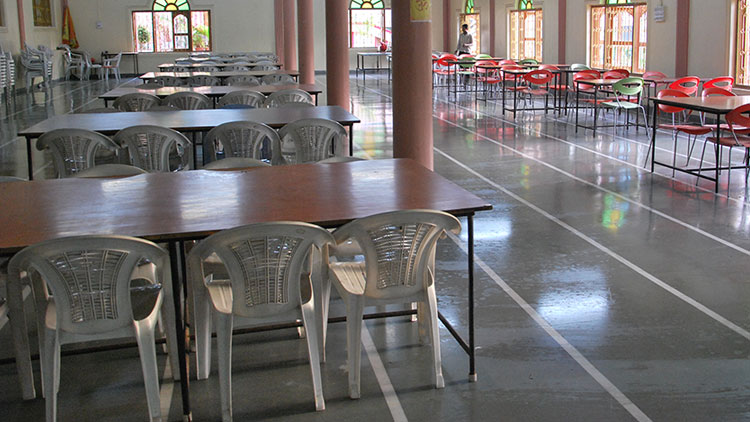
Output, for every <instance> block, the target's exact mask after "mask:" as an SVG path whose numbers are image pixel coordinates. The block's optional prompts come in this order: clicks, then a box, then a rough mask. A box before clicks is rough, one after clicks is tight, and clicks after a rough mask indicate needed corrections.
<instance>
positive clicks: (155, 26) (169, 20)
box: [133, 0, 211, 53]
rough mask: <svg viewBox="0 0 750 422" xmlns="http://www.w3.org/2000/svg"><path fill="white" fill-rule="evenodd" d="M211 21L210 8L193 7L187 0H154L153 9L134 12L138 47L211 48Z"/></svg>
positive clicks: (146, 49)
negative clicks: (191, 7) (198, 8)
mask: <svg viewBox="0 0 750 422" xmlns="http://www.w3.org/2000/svg"><path fill="white" fill-rule="evenodd" d="M210 21H211V16H210V13H209V11H208V10H190V4H189V3H188V0H155V1H154V3H153V4H152V6H151V11H142V12H133V44H134V45H135V50H136V51H139V52H144V53H153V52H170V51H210V50H211V31H210Z"/></svg>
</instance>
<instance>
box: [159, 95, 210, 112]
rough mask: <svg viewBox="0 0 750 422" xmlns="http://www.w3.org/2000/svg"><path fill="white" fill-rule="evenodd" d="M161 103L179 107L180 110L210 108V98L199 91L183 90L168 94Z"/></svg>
mask: <svg viewBox="0 0 750 422" xmlns="http://www.w3.org/2000/svg"><path fill="white" fill-rule="evenodd" d="M162 104H164V105H170V106H174V107H177V108H179V109H180V110H204V109H208V108H211V106H212V104H213V103H212V102H211V99H210V98H208V97H206V96H205V95H203V94H201V93H199V92H191V91H183V92H175V93H174V94H170V95H168V96H167V97H166V98H164V100H162Z"/></svg>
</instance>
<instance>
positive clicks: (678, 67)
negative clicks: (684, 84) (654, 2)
mask: <svg viewBox="0 0 750 422" xmlns="http://www.w3.org/2000/svg"><path fill="white" fill-rule="evenodd" d="M689 41H690V0H677V43H676V44H677V46H676V48H675V55H676V56H675V65H674V74H675V76H677V77H682V76H687V74H688V53H689V51H690V44H689Z"/></svg>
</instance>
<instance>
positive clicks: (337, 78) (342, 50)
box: [326, 0, 350, 110]
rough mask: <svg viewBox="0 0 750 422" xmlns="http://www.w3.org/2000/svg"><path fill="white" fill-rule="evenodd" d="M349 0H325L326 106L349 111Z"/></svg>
mask: <svg viewBox="0 0 750 422" xmlns="http://www.w3.org/2000/svg"><path fill="white" fill-rule="evenodd" d="M348 9H349V0H326V85H328V105H337V106H341V107H343V108H344V109H346V110H349V107H350V106H349V40H348V39H347V37H348V35H349V25H348V23H347V22H348V21H349V13H348Z"/></svg>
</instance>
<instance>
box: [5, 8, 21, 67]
mask: <svg viewBox="0 0 750 422" xmlns="http://www.w3.org/2000/svg"><path fill="white" fill-rule="evenodd" d="M0 7H2V8H3V19H4V21H5V22H4V26H2V27H0V47H2V49H3V51H10V52H12V53H13V54H14V55H16V54H18V53H19V52H20V43H21V42H20V39H19V35H18V8H17V7H16V1H15V0H0Z"/></svg>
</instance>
